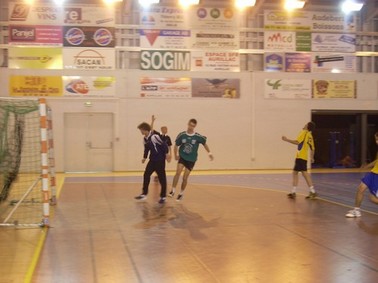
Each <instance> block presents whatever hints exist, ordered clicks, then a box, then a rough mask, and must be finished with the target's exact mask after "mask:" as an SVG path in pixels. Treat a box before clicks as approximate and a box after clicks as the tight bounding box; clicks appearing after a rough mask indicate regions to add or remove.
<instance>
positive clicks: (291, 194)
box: [287, 193, 297, 199]
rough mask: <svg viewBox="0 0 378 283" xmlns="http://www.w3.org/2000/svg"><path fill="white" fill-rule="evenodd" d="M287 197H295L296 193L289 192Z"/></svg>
mask: <svg viewBox="0 0 378 283" xmlns="http://www.w3.org/2000/svg"><path fill="white" fill-rule="evenodd" d="M287 197H288V198H293V199H294V198H296V197H297V194H296V193H290V194H287Z"/></svg>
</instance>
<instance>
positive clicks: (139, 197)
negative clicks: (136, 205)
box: [135, 194, 147, 200]
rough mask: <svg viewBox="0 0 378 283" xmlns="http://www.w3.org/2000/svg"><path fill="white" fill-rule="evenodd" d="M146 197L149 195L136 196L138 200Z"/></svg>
mask: <svg viewBox="0 0 378 283" xmlns="http://www.w3.org/2000/svg"><path fill="white" fill-rule="evenodd" d="M146 198H147V196H146V195H143V194H141V195H139V196H136V197H135V199H136V200H145V199H146Z"/></svg>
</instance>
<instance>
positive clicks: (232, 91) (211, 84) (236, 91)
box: [192, 78, 240, 98]
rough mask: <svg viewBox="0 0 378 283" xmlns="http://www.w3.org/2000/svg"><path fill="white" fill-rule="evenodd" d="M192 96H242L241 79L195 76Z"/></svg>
mask: <svg viewBox="0 0 378 283" xmlns="http://www.w3.org/2000/svg"><path fill="white" fill-rule="evenodd" d="M192 96H193V97H209V98H240V79H223V78H221V79H214V78H207V79H203V78H193V79H192Z"/></svg>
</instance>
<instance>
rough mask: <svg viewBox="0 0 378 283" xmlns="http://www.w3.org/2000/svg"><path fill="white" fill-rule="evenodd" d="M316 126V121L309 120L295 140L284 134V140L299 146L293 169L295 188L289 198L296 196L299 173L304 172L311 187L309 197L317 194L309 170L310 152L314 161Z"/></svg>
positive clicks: (312, 197)
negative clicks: (313, 132)
mask: <svg viewBox="0 0 378 283" xmlns="http://www.w3.org/2000/svg"><path fill="white" fill-rule="evenodd" d="M314 128H315V123H313V122H308V123H307V124H306V125H305V126H304V127H303V129H302V131H301V132H300V133H299V135H298V137H297V138H296V139H295V140H291V139H288V138H287V137H286V136H282V140H283V141H286V142H288V143H291V144H294V145H296V146H297V154H296V157H295V165H294V169H293V188H292V191H291V193H289V194H288V195H287V196H288V197H289V198H292V199H294V198H296V190H297V186H298V174H299V172H301V173H302V175H303V177H304V178H305V180H306V183H307V185H308V187H309V189H310V193H309V195H308V196H307V197H306V198H307V199H314V198H316V196H317V193H316V192H315V189H314V185H313V183H312V179H311V175H310V174H309V173H308V172H307V160H308V155H309V152H310V154H311V163H313V162H314V153H315V144H314V139H313V137H312V131H313V130H314Z"/></svg>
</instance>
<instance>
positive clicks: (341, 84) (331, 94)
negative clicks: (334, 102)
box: [312, 80, 357, 98]
mask: <svg viewBox="0 0 378 283" xmlns="http://www.w3.org/2000/svg"><path fill="white" fill-rule="evenodd" d="M356 87H357V81H331V80H313V81H312V96H313V98H356V97H357V95H356Z"/></svg>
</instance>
